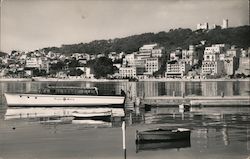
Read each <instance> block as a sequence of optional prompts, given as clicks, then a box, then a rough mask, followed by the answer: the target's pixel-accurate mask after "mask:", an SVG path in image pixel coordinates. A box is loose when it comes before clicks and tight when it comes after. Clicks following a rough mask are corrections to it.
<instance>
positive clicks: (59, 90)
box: [40, 86, 98, 96]
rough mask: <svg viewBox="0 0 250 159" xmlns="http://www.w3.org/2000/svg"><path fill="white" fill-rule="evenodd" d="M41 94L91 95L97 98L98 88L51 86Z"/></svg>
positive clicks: (42, 90)
mask: <svg viewBox="0 0 250 159" xmlns="http://www.w3.org/2000/svg"><path fill="white" fill-rule="evenodd" d="M40 93H41V94H53V95H91V96H97V95H98V90H97V88H96V87H89V88H82V87H65V86H64V87H57V86H56V87H55V86H53V87H52V86H50V87H46V88H43V89H41V92H40Z"/></svg>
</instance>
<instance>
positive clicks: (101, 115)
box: [72, 111, 112, 121]
mask: <svg viewBox="0 0 250 159" xmlns="http://www.w3.org/2000/svg"><path fill="white" fill-rule="evenodd" d="M72 116H73V117H74V120H89V119H91V120H102V121H111V117H112V112H111V111H104V112H91V113H86V112H77V111H75V112H72Z"/></svg>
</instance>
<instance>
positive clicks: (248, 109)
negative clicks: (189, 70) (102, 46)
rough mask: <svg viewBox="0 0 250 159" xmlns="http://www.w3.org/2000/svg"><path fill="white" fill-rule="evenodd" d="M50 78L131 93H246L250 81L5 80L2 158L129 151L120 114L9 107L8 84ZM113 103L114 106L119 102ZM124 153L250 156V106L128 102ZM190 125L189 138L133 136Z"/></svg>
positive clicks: (183, 158) (190, 158)
mask: <svg viewBox="0 0 250 159" xmlns="http://www.w3.org/2000/svg"><path fill="white" fill-rule="evenodd" d="M47 85H62V86H65V85H67V86H82V87H93V86H94V87H98V88H99V93H100V94H120V91H121V89H123V90H124V91H125V92H126V94H127V97H128V98H129V99H130V100H131V101H134V100H135V98H136V97H140V98H143V97H152V96H163V95H168V96H172V95H173V94H175V95H176V96H182V95H183V93H184V94H185V95H187V96H195V95H199V96H220V95H221V92H223V93H224V95H225V96H234V95H239V96H249V93H250V83H249V82H247V81H244V82H243V81H242V82H239V81H235V82H232V81H230V82H222V81H220V82H181V81H179V82H174V81H171V82H1V83H0V91H1V94H0V159H54V158H55V159H59V158H60V159H78V158H79V159H80V158H81V159H83V158H84V159H85V158H86V159H90V158H91V159H104V158H107V159H119V158H121V159H122V158H124V154H123V153H124V151H123V143H122V141H123V139H122V129H121V125H122V118H120V117H119V116H120V115H119V111H117V115H116V117H114V118H113V120H112V121H111V122H105V121H91V120H89V121H73V120H71V119H70V118H69V116H70V115H69V113H70V112H72V111H74V110H75V109H81V110H83V109H85V108H46V109H45V108H40V109H36V108H26V109H24V108H8V107H7V105H6V102H5V99H4V95H3V94H4V93H5V92H38V91H39V89H41V88H43V87H45V86H47ZM114 111H116V110H114ZM125 121H126V149H127V150H126V158H127V159H152V158H154V159H163V158H164V159H166V158H169V159H175V158H177V159H196V158H197V159H210V158H214V159H249V158H250V106H245V107H239V106H237V105H232V106H230V107H219V106H218V107H216V106H214V107H195V108H191V110H190V111H187V112H182V111H180V110H179V108H178V107H161V108H159V107H153V108H151V109H150V110H145V109H144V108H142V107H140V106H133V104H132V105H130V104H127V105H126V111H125ZM159 127H164V128H179V127H181V128H188V129H190V130H191V138H190V141H178V142H170V143H147V144H140V145H137V144H136V143H135V135H136V130H139V131H140V130H146V129H153V128H159Z"/></svg>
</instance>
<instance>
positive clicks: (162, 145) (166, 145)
mask: <svg viewBox="0 0 250 159" xmlns="http://www.w3.org/2000/svg"><path fill="white" fill-rule="evenodd" d="M190 146H191V144H190V139H187V140H177V141H171V142H156V143H140V144H137V145H136V152H139V151H147V150H160V149H175V148H176V149H179V148H187V147H190Z"/></svg>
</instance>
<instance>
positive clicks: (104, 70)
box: [0, 20, 250, 80]
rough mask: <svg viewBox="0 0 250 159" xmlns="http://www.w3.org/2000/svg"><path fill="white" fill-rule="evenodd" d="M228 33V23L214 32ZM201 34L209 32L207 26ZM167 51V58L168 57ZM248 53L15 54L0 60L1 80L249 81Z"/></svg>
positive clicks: (150, 47)
mask: <svg viewBox="0 0 250 159" xmlns="http://www.w3.org/2000/svg"><path fill="white" fill-rule="evenodd" d="M216 28H220V29H227V28H228V20H223V24H222V26H218V25H215V24H214V25H213V28H212V29H216ZM197 30H201V31H204V32H205V31H207V30H209V25H208V23H204V24H197ZM166 52H168V53H166ZM249 65H250V48H248V49H246V48H239V47H237V46H235V45H229V44H226V43H214V44H211V45H209V46H208V45H207V44H206V40H202V41H200V42H199V44H195V45H194V44H190V45H189V48H188V49H183V48H180V47H178V48H176V49H175V50H172V51H170V52H169V50H166V48H164V47H163V46H161V45H160V44H158V43H147V44H144V45H142V46H141V47H140V48H139V49H138V50H137V51H136V52H132V53H131V52H129V53H127V52H123V51H121V52H109V53H99V54H89V53H77V52H72V53H70V54H67V55H65V54H62V53H60V52H52V51H46V50H45V49H40V50H35V51H29V52H24V51H17V50H15V51H12V52H11V53H10V54H6V55H4V56H2V57H0V77H1V78H34V77H40V78H62V79H70V78H81V79H100V78H102V79H129V80H142V79H219V78H228V79H233V78H247V77H250V68H249Z"/></svg>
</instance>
